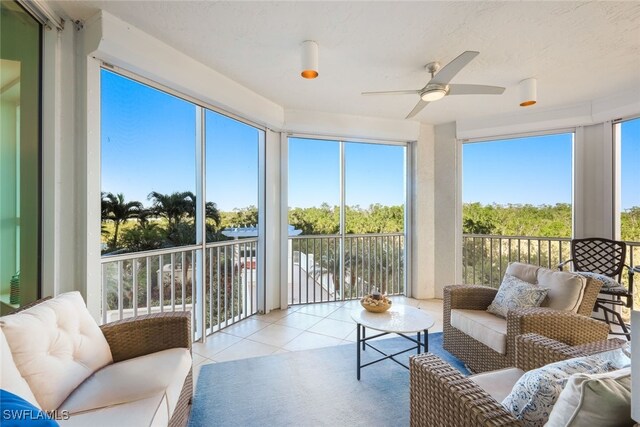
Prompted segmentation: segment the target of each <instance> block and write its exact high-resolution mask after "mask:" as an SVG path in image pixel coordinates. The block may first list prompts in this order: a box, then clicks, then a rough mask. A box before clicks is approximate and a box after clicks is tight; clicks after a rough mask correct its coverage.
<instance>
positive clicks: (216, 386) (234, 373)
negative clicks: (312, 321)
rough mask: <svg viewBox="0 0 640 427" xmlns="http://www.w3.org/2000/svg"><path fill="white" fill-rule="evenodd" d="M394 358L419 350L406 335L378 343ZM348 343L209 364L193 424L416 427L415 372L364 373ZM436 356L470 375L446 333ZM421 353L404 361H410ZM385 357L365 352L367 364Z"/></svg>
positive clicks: (388, 368)
mask: <svg viewBox="0 0 640 427" xmlns="http://www.w3.org/2000/svg"><path fill="white" fill-rule="evenodd" d="M373 344H374V345H375V346H376V347H378V348H380V349H381V350H383V351H385V352H386V353H390V352H397V351H400V350H402V349H404V348H407V347H408V346H410V345H411V343H410V342H408V341H407V340H405V339H404V338H401V337H396V338H389V339H384V340H378V341H374V342H373ZM355 345H356V344H355V343H353V344H344V345H339V346H334V347H325V348H320V349H314V350H306V351H296V352H290V353H283V354H278V355H273V356H265V357H255V358H250V359H242V360H236V361H231V362H224V363H213V364H209V365H205V366H203V367H202V370H201V371H200V377H199V379H198V384H197V387H196V393H195V396H194V399H193V408H192V411H191V418H190V420H189V425H190V426H192V427H200V426H214V425H215V426H243V427H244V426H249V427H250V426H256V427H257V426H260V427H263V426H269V427H271V426H273V427H280V426H332V427H334V426H335V427H338V426H349V427H352V426H367V427H370V426H394V427H395V426H408V425H409V371H407V370H406V369H404V368H403V367H401V366H399V365H398V364H396V363H395V362H393V361H391V360H385V361H383V362H380V363H378V364H375V365H372V366H369V367H366V368H363V369H362V376H361V379H360V381H358V380H357V379H356V347H355ZM429 351H430V352H431V353H435V354H437V355H438V356H440V357H441V358H443V359H444V360H446V361H447V362H449V363H450V364H451V365H452V366H454V367H455V368H457V369H458V370H459V371H460V372H462V373H463V374H464V375H468V374H469V372H468V371H467V370H466V368H465V367H464V364H463V363H462V362H460V361H459V360H458V359H456V358H455V357H454V356H452V355H451V354H450V353H448V352H447V351H445V350H443V349H442V333H433V334H429ZM412 354H415V350H414V351H412V352H407V353H405V354H404V355H402V356H398V357H399V358H401V360H402V361H403V362H405V363H408V361H409V356H410V355H412ZM379 356H380V355H379V353H376V352H375V351H373V350H371V349H367V350H366V351H365V352H363V353H362V360H363V363H366V362H367V361H370V360H374V358H378V357H379Z"/></svg>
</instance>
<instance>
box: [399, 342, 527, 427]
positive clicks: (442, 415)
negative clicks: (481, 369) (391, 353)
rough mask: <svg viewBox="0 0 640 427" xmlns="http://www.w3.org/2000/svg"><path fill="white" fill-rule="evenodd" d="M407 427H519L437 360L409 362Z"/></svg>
mask: <svg viewBox="0 0 640 427" xmlns="http://www.w3.org/2000/svg"><path fill="white" fill-rule="evenodd" d="M410 371H411V372H410V393H409V399H410V425H411V427H422V426H442V427H445V426H465V427H466V426H469V427H475V426H521V425H522V424H521V423H520V422H519V421H518V420H516V419H515V418H514V417H513V416H512V415H511V414H510V413H508V412H507V411H506V410H505V409H504V407H503V406H502V405H501V404H500V403H499V402H497V401H496V400H494V399H493V398H492V397H491V396H489V394H487V392H485V391H484V390H483V389H482V388H480V386H478V385H477V384H476V383H474V382H473V381H471V380H469V379H467V378H465V377H463V376H462V374H460V372H458V371H457V370H456V369H454V368H453V367H452V366H451V365H449V364H448V363H446V362H444V361H443V360H442V359H440V358H439V357H438V356H436V355H434V354H431V353H426V354H421V355H418V356H414V357H412V358H411V361H410Z"/></svg>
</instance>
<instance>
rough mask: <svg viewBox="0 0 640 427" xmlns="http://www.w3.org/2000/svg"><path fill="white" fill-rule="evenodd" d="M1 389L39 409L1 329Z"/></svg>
mask: <svg viewBox="0 0 640 427" xmlns="http://www.w3.org/2000/svg"><path fill="white" fill-rule="evenodd" d="M0 389H2V390H6V391H8V392H10V393H13V394H15V395H17V396H19V397H21V398H23V399H24V400H26V401H27V402H29V403H31V404H32V405H33V406H35V407H38V406H39V405H38V401H37V400H36V398H35V396H34V395H33V393H32V392H31V389H30V388H29V385H28V384H27V382H26V381H25V380H24V378H22V375H20V371H18V367H17V366H16V364H15V362H14V361H13V356H12V355H11V349H9V344H8V343H7V339H6V338H5V337H4V333H3V332H2V329H1V328H0Z"/></svg>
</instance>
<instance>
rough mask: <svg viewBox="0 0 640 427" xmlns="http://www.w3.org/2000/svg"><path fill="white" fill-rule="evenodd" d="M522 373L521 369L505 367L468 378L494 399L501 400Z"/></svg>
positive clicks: (509, 391)
mask: <svg viewBox="0 0 640 427" xmlns="http://www.w3.org/2000/svg"><path fill="white" fill-rule="evenodd" d="M523 374H524V371H523V370H522V369H518V368H505V369H500V370H497V371H489V372H483V373H481V374H476V375H471V376H470V377H467V378H469V379H470V380H471V381H473V382H474V383H476V384H478V386H480V388H481V389H483V390H484V391H486V392H487V393H489V396H491V397H493V398H494V399H495V400H496V401H498V402H502V401H503V400H504V398H505V397H507V396H508V395H509V393H511V389H512V388H513V386H514V385H515V383H517V382H518V380H519V379H520V377H521V376H522V375H523Z"/></svg>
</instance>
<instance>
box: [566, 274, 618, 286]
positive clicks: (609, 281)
mask: <svg viewBox="0 0 640 427" xmlns="http://www.w3.org/2000/svg"><path fill="white" fill-rule="evenodd" d="M576 274H579V275H581V276H584V277H586V278H587V279H593V280H597V281H598V282H602V287H603V288H605V289H608V288H619V287H621V286H622V285H621V284H620V283H619V282H617V281H616V279H614V278H613V277H609V276H605V275H604V274H600V273H592V272H590V271H576Z"/></svg>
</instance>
